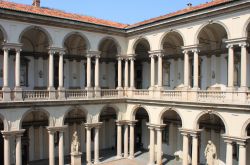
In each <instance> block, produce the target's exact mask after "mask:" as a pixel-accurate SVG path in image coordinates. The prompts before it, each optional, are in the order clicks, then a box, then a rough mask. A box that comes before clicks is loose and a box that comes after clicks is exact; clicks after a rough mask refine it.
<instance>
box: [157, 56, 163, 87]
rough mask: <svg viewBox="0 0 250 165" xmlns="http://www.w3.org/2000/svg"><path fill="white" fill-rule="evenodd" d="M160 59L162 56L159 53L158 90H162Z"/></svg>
mask: <svg viewBox="0 0 250 165" xmlns="http://www.w3.org/2000/svg"><path fill="white" fill-rule="evenodd" d="M162 57H163V54H162V53H159V54H158V87H159V89H161V88H162V85H163V84H162Z"/></svg>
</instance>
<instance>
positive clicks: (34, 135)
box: [21, 110, 58, 164]
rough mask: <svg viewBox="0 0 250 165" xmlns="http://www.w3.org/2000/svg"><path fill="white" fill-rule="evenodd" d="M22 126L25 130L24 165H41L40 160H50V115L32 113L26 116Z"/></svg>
mask: <svg viewBox="0 0 250 165" xmlns="http://www.w3.org/2000/svg"><path fill="white" fill-rule="evenodd" d="M21 124H22V129H25V132H24V134H23V136H22V161H23V163H22V164H29V163H31V162H32V163H35V162H36V163H39V161H38V160H43V159H48V157H49V146H48V145H47V144H49V139H48V130H47V128H46V127H47V126H49V116H48V114H47V113H46V112H45V111H43V110H34V111H30V112H28V113H27V114H25V116H24V117H23V119H22V121H21ZM57 142H58V141H57ZM44 163H48V162H47V161H44Z"/></svg>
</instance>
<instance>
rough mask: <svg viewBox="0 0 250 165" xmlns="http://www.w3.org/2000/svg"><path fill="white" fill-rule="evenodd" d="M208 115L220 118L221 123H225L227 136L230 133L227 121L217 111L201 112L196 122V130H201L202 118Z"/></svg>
mask: <svg viewBox="0 0 250 165" xmlns="http://www.w3.org/2000/svg"><path fill="white" fill-rule="evenodd" d="M206 114H209V115H210V114H213V115H216V116H217V117H219V118H220V119H221V121H222V122H223V124H224V126H225V134H226V135H227V134H228V133H229V132H228V130H229V129H228V125H227V123H226V121H225V119H224V118H223V117H222V115H221V114H220V113H218V112H216V111H203V112H201V113H200V114H199V115H198V116H197V117H196V118H195V120H194V124H193V125H194V129H195V130H197V129H199V120H200V118H201V117H202V116H204V115H206Z"/></svg>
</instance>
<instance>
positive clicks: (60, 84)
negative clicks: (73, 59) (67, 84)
mask: <svg viewBox="0 0 250 165" xmlns="http://www.w3.org/2000/svg"><path fill="white" fill-rule="evenodd" d="M63 55H64V52H60V53H59V89H63V88H64V84H63Z"/></svg>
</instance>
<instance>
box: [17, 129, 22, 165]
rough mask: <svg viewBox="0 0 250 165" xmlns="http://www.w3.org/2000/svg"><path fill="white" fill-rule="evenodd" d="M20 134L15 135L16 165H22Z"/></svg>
mask: <svg viewBox="0 0 250 165" xmlns="http://www.w3.org/2000/svg"><path fill="white" fill-rule="evenodd" d="M21 138H22V133H20V134H17V135H16V165H22V142H21Z"/></svg>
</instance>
